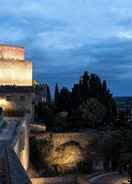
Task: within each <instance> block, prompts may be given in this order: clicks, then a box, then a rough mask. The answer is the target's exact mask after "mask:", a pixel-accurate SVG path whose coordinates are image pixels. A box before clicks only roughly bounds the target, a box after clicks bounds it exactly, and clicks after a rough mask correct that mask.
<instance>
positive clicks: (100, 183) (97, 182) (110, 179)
mask: <svg viewBox="0 0 132 184" xmlns="http://www.w3.org/2000/svg"><path fill="white" fill-rule="evenodd" d="M124 181H127V179H126V177H123V176H121V175H119V174H117V173H109V174H102V175H99V176H95V177H93V178H91V179H90V183H91V184H122V183H123V182H124ZM126 183H127V182H126Z"/></svg>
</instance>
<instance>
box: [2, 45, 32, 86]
mask: <svg viewBox="0 0 132 184" xmlns="http://www.w3.org/2000/svg"><path fill="white" fill-rule="evenodd" d="M24 53H25V50H24V48H21V47H14V46H6V45H0V85H16V86H32V62H31V61H27V60H25V56H24Z"/></svg>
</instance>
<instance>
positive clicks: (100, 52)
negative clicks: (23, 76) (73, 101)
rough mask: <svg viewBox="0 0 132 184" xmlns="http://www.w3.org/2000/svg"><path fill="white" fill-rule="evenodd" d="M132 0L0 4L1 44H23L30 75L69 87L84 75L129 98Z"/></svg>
mask: <svg viewBox="0 0 132 184" xmlns="http://www.w3.org/2000/svg"><path fill="white" fill-rule="evenodd" d="M131 10H132V1H131V0H125V1H124V0H38V1H36V0H23V1H20V0H4V1H3V0H2V1H1V6H0V23H1V26H0V43H7V44H17V45H21V46H24V47H25V49H26V52H27V53H26V56H27V58H28V59H32V60H33V76H34V79H37V80H39V81H41V82H48V83H49V84H50V86H52V88H53V86H54V85H55V83H56V82H58V83H59V84H60V86H62V85H65V86H67V87H71V86H72V84H73V83H74V82H75V81H77V80H78V79H79V76H80V75H81V74H82V73H83V71H85V70H88V71H89V72H92V73H97V74H98V75H99V76H100V77H101V78H102V79H106V80H107V81H108V85H109V87H110V89H111V90H112V93H113V95H125V96H126V95H132V82H131V81H132V12H131Z"/></svg>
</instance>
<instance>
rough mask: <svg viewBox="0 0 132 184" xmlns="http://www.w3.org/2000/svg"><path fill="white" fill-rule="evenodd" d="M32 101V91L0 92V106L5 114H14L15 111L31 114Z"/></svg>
mask: <svg viewBox="0 0 132 184" xmlns="http://www.w3.org/2000/svg"><path fill="white" fill-rule="evenodd" d="M32 102H33V94H32V93H22V92H21V93H0V107H2V108H3V109H4V112H5V115H9V116H12V115H14V116H15V112H16V113H17V112H19V114H22V113H25V112H29V113H31V114H33V104H32ZM19 114H18V116H19ZM16 115H17V114H16Z"/></svg>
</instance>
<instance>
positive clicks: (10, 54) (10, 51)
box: [0, 44, 25, 60]
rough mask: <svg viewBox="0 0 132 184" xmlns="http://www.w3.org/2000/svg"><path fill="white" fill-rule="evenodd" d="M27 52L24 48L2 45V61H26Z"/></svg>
mask: <svg viewBox="0 0 132 184" xmlns="http://www.w3.org/2000/svg"><path fill="white" fill-rule="evenodd" d="M24 55H25V50H24V48H23V47H18V46H11V45H2V44H0V59H3V60H7V59H8V60H10V59H14V60H24Z"/></svg>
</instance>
